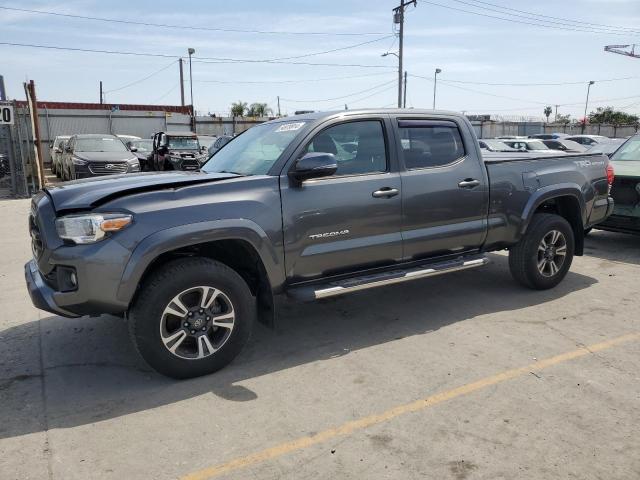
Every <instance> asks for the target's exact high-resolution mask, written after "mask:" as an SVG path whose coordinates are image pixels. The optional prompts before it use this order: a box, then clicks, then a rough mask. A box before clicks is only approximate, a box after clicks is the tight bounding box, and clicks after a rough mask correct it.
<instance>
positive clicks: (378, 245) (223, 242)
mask: <svg viewBox="0 0 640 480" xmlns="http://www.w3.org/2000/svg"><path fill="white" fill-rule="evenodd" d="M612 181H613V172H612V169H611V168H610V166H609V163H608V159H607V157H606V156H604V155H600V154H596V155H574V156H571V155H563V156H561V157H550V156H545V157H542V158H536V157H535V156H531V155H527V156H522V155H520V154H515V155H509V154H493V155H491V156H488V157H487V158H483V157H482V154H481V152H480V148H479V144H478V141H477V139H476V136H475V134H474V132H473V128H472V126H471V125H470V123H469V122H468V121H467V120H466V118H465V117H463V116H461V115H458V114H456V113H449V112H437V111H428V110H427V111H420V110H361V111H347V112H338V113H314V114H305V115H300V116H295V117H288V118H281V119H277V120H273V121H270V122H267V123H264V124H261V125H259V126H256V127H253V128H251V129H250V130H248V131H246V132H245V133H243V134H242V135H239V136H238V137H236V138H234V139H233V140H232V141H231V142H229V143H228V144H227V145H225V146H224V147H223V148H222V149H220V150H219V151H217V152H216V153H215V155H213V156H212V157H211V158H210V159H209V160H208V162H207V163H206V164H205V165H204V166H203V168H202V171H200V172H167V173H140V174H133V175H132V174H129V175H122V176H115V177H110V178H108V179H95V180H80V181H75V182H70V183H67V184H63V185H62V186H59V187H51V188H46V189H45V190H44V191H42V192H40V193H38V194H37V195H36V196H35V197H34V198H33V201H32V206H31V214H30V216H29V230H30V233H31V238H32V247H33V260H31V261H30V262H28V263H27V264H26V265H25V275H26V280H27V285H28V290H29V293H30V295H31V298H32V300H33V303H34V304H35V305H36V307H38V308H41V309H43V310H46V311H49V312H53V313H55V314H58V315H63V316H69V317H71V316H81V315H100V314H103V313H109V314H116V315H126V317H127V319H128V322H129V325H130V332H131V338H132V340H133V343H134V344H135V346H136V347H137V349H138V351H139V352H140V354H141V355H142V357H143V358H144V359H145V360H146V361H147V363H149V365H151V366H152V367H153V368H154V369H156V370H157V371H159V372H161V373H163V374H166V375H169V376H172V377H176V378H186V377H193V376H198V375H203V374H207V373H210V372H214V371H216V370H218V369H220V368H222V367H223V366H224V365H226V364H228V363H229V362H230V361H231V360H232V359H233V358H234V357H235V356H236V355H237V354H238V353H239V352H240V350H241V349H242V347H243V346H244V344H245V343H246V341H247V339H248V338H249V335H250V333H251V329H252V325H253V324H254V320H256V319H258V320H260V321H262V322H264V323H266V324H273V322H274V319H275V316H276V315H275V311H276V310H277V307H275V306H274V305H280V304H281V302H275V301H274V300H275V298H276V296H279V295H283V296H286V297H288V298H289V299H291V300H294V301H296V300H297V301H309V300H316V299H322V298H327V297H331V296H335V295H342V294H347V293H351V292H356V291H359V290H363V289H367V288H372V287H379V286H384V285H389V284H394V283H398V282H404V281H408V280H415V279H420V278H425V277H429V276H433V275H439V274H444V273H448V272H454V271H458V270H463V269H469V268H474V267H480V266H482V265H484V264H486V263H487V261H488V259H487V257H486V253H487V252H491V251H495V250H502V249H508V250H509V266H510V269H511V273H512V274H513V276H514V278H515V279H516V280H517V281H518V282H520V283H521V284H523V285H525V286H527V287H529V288H533V289H547V288H551V287H554V286H555V285H557V284H558V283H559V282H560V281H561V280H562V279H563V278H564V276H565V275H566V273H567V271H568V270H569V267H570V265H571V261H572V258H573V256H574V255H582V251H583V231H584V230H585V229H586V228H588V227H590V226H592V225H594V224H596V223H598V222H600V221H602V220H603V219H605V218H606V217H607V216H608V215H609V214H610V213H611V211H612V209H613V201H612V200H611V198H610V196H609V189H610V186H611V183H612Z"/></svg>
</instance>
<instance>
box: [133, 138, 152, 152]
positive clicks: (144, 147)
mask: <svg viewBox="0 0 640 480" xmlns="http://www.w3.org/2000/svg"><path fill="white" fill-rule="evenodd" d="M129 143H130V145H131V146H132V147H135V148H137V149H138V151H139V152H150V151H151V150H153V140H133V141H131V142H129Z"/></svg>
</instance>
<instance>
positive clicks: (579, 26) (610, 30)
mask: <svg viewBox="0 0 640 480" xmlns="http://www.w3.org/2000/svg"><path fill="white" fill-rule="evenodd" d="M453 1H454V2H457V3H461V4H463V5H467V6H470V7H472V8H477V9H480V10H486V11H489V12H495V13H499V14H501V15H510V16H512V17H518V18H524V19H526V20H532V21H534V22H541V23H542V22H546V23H548V24H552V25H562V26H567V27H571V28H574V27H578V28H585V29H589V30H602V31H603V32H606V33H610V32H612V31H613V32H619V31H620V29H619V28H617V27H613V29H612V28H606V27H590V26H582V25H574V24H572V23H567V22H564V21H560V22H559V21H556V20H539V19H537V18H531V15H535V14H532V13H530V12H523V13H526V15H520V14H518V13H510V12H505V11H503V10H496V9H495V8H489V7H483V6H478V5H474V4H473V3H469V2H466V1H464V0H453ZM482 3H485V2H482ZM491 5H493V4H491ZM496 6H497V5H496ZM498 8H503V7H500V6H498ZM509 10H512V11H514V12H522V11H521V10H515V9H509ZM629 33H640V32H637V31H636V32H629Z"/></svg>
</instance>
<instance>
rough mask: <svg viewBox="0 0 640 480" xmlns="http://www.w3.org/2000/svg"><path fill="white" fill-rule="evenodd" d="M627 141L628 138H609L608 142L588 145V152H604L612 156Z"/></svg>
mask: <svg viewBox="0 0 640 480" xmlns="http://www.w3.org/2000/svg"><path fill="white" fill-rule="evenodd" d="M627 138H629V137H627ZM625 141H626V138H609V139H607V141H606V142H600V143H594V144H593V145H590V146H588V147H587V152H589V153H604V154H605V155H607V156H608V157H610V156H611V155H613V153H614V152H615V151H616V150H617V149H618V148H620V146H621V145H622V144H623V143H624V142H625Z"/></svg>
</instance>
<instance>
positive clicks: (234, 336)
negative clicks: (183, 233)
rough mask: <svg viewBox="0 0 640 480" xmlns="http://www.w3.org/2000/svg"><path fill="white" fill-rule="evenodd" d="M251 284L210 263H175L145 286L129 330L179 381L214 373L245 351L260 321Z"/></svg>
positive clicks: (155, 363) (156, 365) (146, 354)
mask: <svg viewBox="0 0 640 480" xmlns="http://www.w3.org/2000/svg"><path fill="white" fill-rule="evenodd" d="M255 303H256V301H255V298H254V297H253V295H252V294H251V291H250V290H249V287H248V286H247V284H246V283H245V281H244V280H243V279H242V277H240V276H239V275H238V274H237V273H236V272H235V271H234V270H232V269H231V268H229V267H227V266H226V265H224V264H222V263H219V262H216V261H214V260H210V259H208V258H189V259H183V260H174V261H171V262H169V263H167V264H166V265H164V266H162V267H161V268H160V269H158V270H157V271H156V272H155V273H153V274H152V275H151V277H150V278H149V280H148V281H146V282H145V284H144V286H143V287H142V290H141V291H140V293H139V295H138V296H137V299H136V300H135V302H134V304H133V306H132V308H131V309H130V311H129V331H130V334H131V338H132V341H133V343H134V344H135V346H136V348H137V349H138V352H139V353H140V354H141V356H142V357H143V358H144V360H145V361H146V362H147V363H148V364H149V365H150V366H151V367H152V368H153V369H154V370H156V371H158V372H160V373H162V374H164V375H167V376H169V377H173V378H191V377H197V376H200V375H206V374H209V373H213V372H215V371H217V370H219V369H221V368H223V367H224V366H226V365H227V364H228V363H230V362H231V361H232V360H233V359H234V358H235V357H236V356H237V355H238V354H239V353H240V351H241V350H242V348H243V347H244V345H245V344H246V342H247V340H248V339H249V336H250V334H251V329H252V327H253V323H254V320H255V316H256V313H255Z"/></svg>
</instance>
